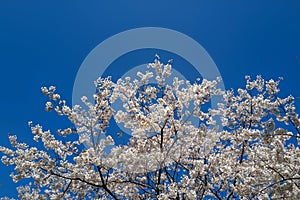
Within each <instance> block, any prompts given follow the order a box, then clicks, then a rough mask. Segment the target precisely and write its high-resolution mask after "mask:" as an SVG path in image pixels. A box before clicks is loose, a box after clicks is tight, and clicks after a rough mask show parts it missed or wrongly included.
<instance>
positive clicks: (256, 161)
mask: <svg viewBox="0 0 300 200" xmlns="http://www.w3.org/2000/svg"><path fill="white" fill-rule="evenodd" d="M171 73H172V64H171V62H169V63H167V64H163V63H162V62H161V61H160V59H159V57H156V59H155V61H154V62H153V63H150V64H149V65H148V68H147V69H145V71H144V72H138V73H137V76H138V77H139V78H138V79H133V78H132V77H126V78H125V79H119V80H118V81H116V82H113V81H112V79H111V77H106V78H103V77H100V78H99V79H98V80H96V81H95V87H96V89H97V91H96V92H95V94H94V95H93V99H88V98H87V97H85V96H84V97H82V99H81V100H82V102H83V104H82V105H74V106H68V104H67V102H66V101H65V100H63V99H62V98H61V97H60V95H59V94H57V93H56V88H55V87H54V86H51V87H42V92H43V94H44V95H46V96H48V97H49V101H48V102H46V110H47V111H55V112H57V114H58V115H62V116H66V117H67V118H68V119H69V120H70V122H71V123H72V124H73V125H74V126H72V127H70V128H66V129H59V130H57V131H55V133H52V132H51V131H50V130H44V129H43V128H42V126H41V125H39V124H34V123H33V122H29V126H30V128H31V131H32V134H33V140H35V141H36V142H37V143H41V144H42V145H43V148H37V147H35V146H29V145H27V144H25V143H21V142H19V141H17V137H16V136H14V135H10V136H9V140H10V143H11V147H10V148H7V147H0V151H1V152H2V153H3V154H4V155H3V156H2V162H3V163H4V164H6V165H13V166H15V168H14V172H13V173H12V174H11V177H12V179H13V181H14V182H18V181H19V180H21V179H28V184H27V185H24V186H20V187H18V188H17V190H18V194H19V198H20V199H178V200H179V199H300V151H299V144H300V135H299V126H300V120H299V118H298V114H297V113H296V112H295V105H294V97H293V96H288V97H284V98H282V97H280V95H279V92H280V90H279V87H278V86H279V83H280V79H279V80H277V81H275V80H272V79H271V80H264V79H263V78H262V77H261V76H257V77H256V78H255V79H254V80H253V79H251V78H250V77H249V76H246V78H245V79H246V81H245V82H246V84H245V87H244V88H240V89H238V90H237V91H234V90H227V91H222V90H220V89H218V83H219V82H220V78H216V80H206V79H199V80H196V81H195V82H191V81H184V80H179V78H176V77H175V78H174V79H173V80H171V82H172V83H171V84H168V83H167V80H168V78H170V75H171ZM151 80H152V81H151ZM153 80H154V82H155V83H153ZM214 97H219V98H220V99H221V100H220V102H219V103H218V107H217V108H212V107H210V105H211V99H212V98H214ZM117 101H118V102H121V104H122V109H119V110H115V109H114V107H113V104H114V103H115V102H117ZM112 120H115V121H116V123H117V124H122V126H124V127H125V128H126V129H128V130H130V135H131V136H130V139H129V141H128V143H127V144H126V145H124V144H122V145H121V144H117V143H116V138H115V137H116V136H117V135H118V133H113V131H114V130H113V129H109V127H110V126H111V123H112ZM74 127H75V128H74ZM116 131H119V130H116ZM70 134H76V135H78V140H74V139H68V138H69V135H70Z"/></svg>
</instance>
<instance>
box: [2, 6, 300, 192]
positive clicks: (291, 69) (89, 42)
mask: <svg viewBox="0 0 300 200" xmlns="http://www.w3.org/2000/svg"><path fill="white" fill-rule="evenodd" d="M128 2H130V3H128ZM145 26H154V27H165V28H169V29H173V30H177V31H180V32H182V33H184V34H186V35H188V36H190V37H191V38H193V39H195V40H196V41H197V42H199V43H200V44H201V45H202V46H203V47H204V48H205V49H206V51H207V52H208V53H209V54H210V56H211V57H212V58H213V60H214V61H215V63H216V65H217V66H218V68H219V70H220V72H221V75H222V77H223V80H224V83H225V86H226V88H237V87H239V86H242V85H243V84H244V76H245V75H257V74H262V75H263V77H266V78H275V79H276V78H277V77H279V76H283V77H284V80H283V82H282V84H281V88H282V90H283V94H284V95H288V94H294V95H295V96H300V88H299V72H300V70H299V69H300V62H298V61H297V57H299V58H300V1H298V0H289V1H285V0H280V1H279V0H264V1H261V0H256V1H240V0H230V1H221V0H220V1H215V0H206V1H202V0H193V1H168V2H167V1H164V2H162V1H158V0H154V1H141V0H131V1H124V0H119V1H115V0H112V1H106V2H105V3H104V2H102V1H96V0H94V1H79V0H63V1H62V0H60V1H58V0H52V1H40V0H35V1H33V0H27V1H16V0H1V1H0V61H1V62H0V70H1V72H0V85H1V98H0V109H1V112H0V119H1V121H0V138H1V140H0V145H8V139H7V133H8V132H10V133H11V134H16V135H17V136H18V137H19V138H20V140H22V141H26V142H30V140H31V138H32V136H31V133H30V130H29V128H28V127H27V122H28V121H29V120H32V121H33V122H34V123H40V124H42V125H44V127H45V128H53V127H54V128H55V127H60V126H66V125H65V124H66V120H64V119H62V118H59V117H56V115H55V114H54V113H50V114H49V113H46V112H45V111H44V102H45V97H44V96H43V95H41V92H40V87H41V86H44V85H46V86H49V85H52V84H53V85H56V86H57V88H58V90H59V92H60V93H61V94H62V95H63V96H64V97H65V98H66V99H67V100H69V101H71V96H72V87H73V82H74V79H75V76H76V73H77V70H78V69H79V67H80V65H81V63H82V61H83V60H84V58H85V57H86V56H87V55H88V53H89V52H90V51H91V50H92V49H93V48H94V47H95V46H96V45H98V44H99V43H100V42H102V41H104V40H105V39H107V38H108V37H110V36H112V35H114V34H117V33H119V32H122V31H125V30H128V29H132V28H138V27H145ZM149 58H151V59H152V58H153V55H147V58H146V60H145V62H149V61H151V60H149ZM167 59H168V58H167ZM298 101H300V100H298ZM297 105H298V106H299V105H300V103H299V102H298V103H297ZM298 111H299V109H298ZM53 130H54V129H53ZM0 168H1V173H0V183H1V186H0V196H2V195H6V194H7V195H15V193H16V192H15V185H14V184H13V182H12V181H11V180H10V178H9V173H10V171H11V170H12V168H6V167H4V165H3V164H2V163H1V164H0Z"/></svg>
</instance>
